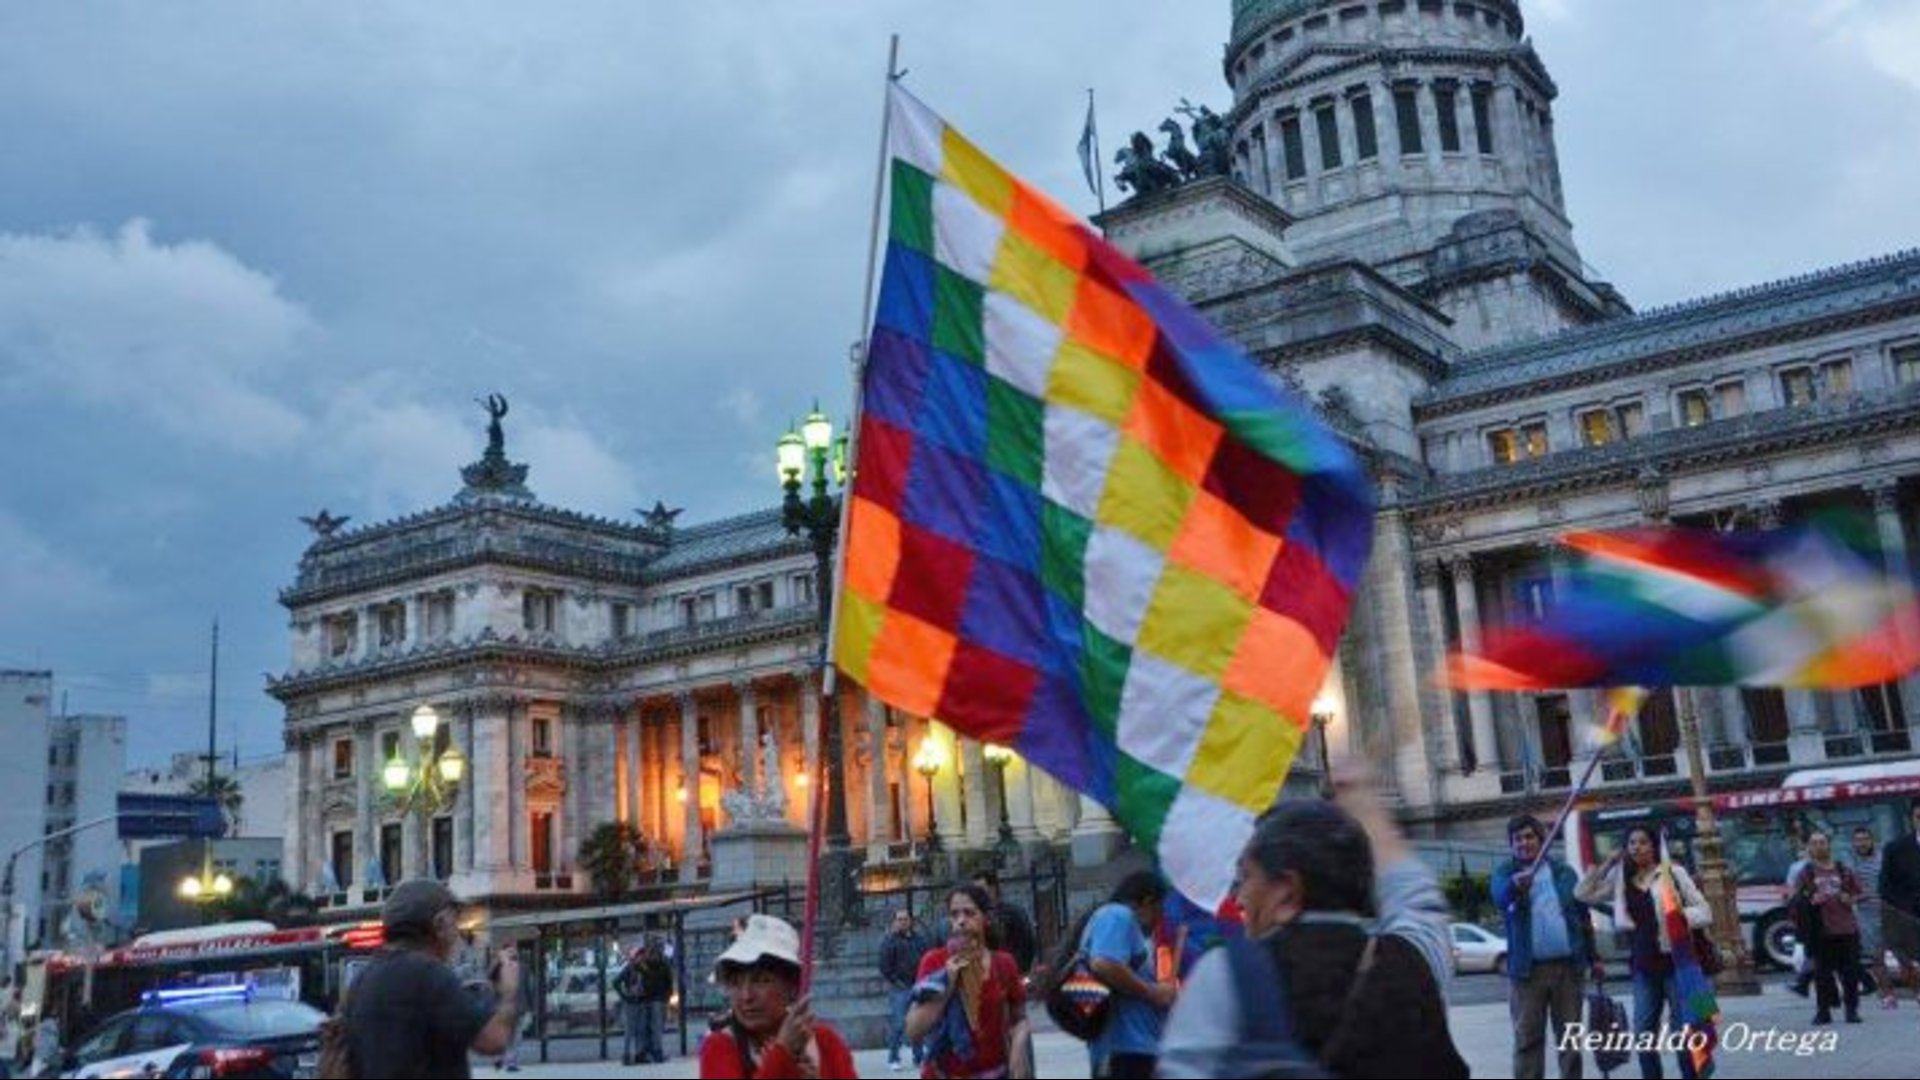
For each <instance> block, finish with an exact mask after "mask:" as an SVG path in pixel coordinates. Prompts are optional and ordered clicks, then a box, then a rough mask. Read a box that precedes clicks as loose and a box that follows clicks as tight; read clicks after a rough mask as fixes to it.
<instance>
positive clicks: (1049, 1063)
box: [474, 987, 1920, 1080]
mask: <svg viewBox="0 0 1920 1080" xmlns="http://www.w3.org/2000/svg"><path fill="white" fill-rule="evenodd" d="M1616 996H1619V997H1621V998H1622V1000H1624V999H1625V995H1624V994H1621V995H1616ZM1722 1008H1723V1010H1724V1015H1723V1016H1722V1017H1721V1032H1722V1037H1723V1039H1724V1040H1725V1043H1726V1045H1724V1046H1723V1047H1722V1049H1721V1051H1720V1055H1719V1058H1718V1070H1717V1073H1716V1075H1717V1076H1719V1077H1724V1078H1726V1080H1746V1078H1763V1077H1814V1076H1851V1077H1883V1076H1884V1077H1914V1078H1916V1080H1920V1009H1916V1008H1915V1007H1914V1004H1913V1002H1912V1001H1910V1000H1902V1001H1901V1003H1900V1008H1899V1009H1898V1010H1897V1011H1895V1012H1883V1011H1881V1009H1880V1007H1879V1004H1878V1003H1877V1002H1872V1001H1869V1002H1865V1003H1863V1007H1862V1009H1861V1015H1862V1017H1863V1018H1864V1019H1865V1021H1866V1022H1865V1023H1862V1024H1858V1025H1854V1024H1836V1025H1834V1026H1833V1027H1828V1028H1814V1027H1810V1026H1809V1025H1808V1023H1807V1021H1808V1020H1810V1019H1812V1016H1813V1006H1812V1005H1811V1004H1810V1003H1809V1002H1807V1001H1806V1000H1805V999H1803V998H1798V997H1794V996H1793V995H1791V994H1788V993H1787V992H1785V991H1784V990H1781V989H1779V988H1778V987H1771V988H1769V989H1768V991H1767V992H1766V993H1765V994H1763V995H1762V996H1760V997H1758V998H1734V999H1730V1000H1728V1001H1727V1002H1725V1003H1724V1004H1723V1006H1722ZM1448 1017H1449V1020H1450V1023H1451V1025H1452V1028H1453V1038H1454V1042H1455V1044H1456V1045H1458V1046H1459V1048H1460V1053H1461V1054H1462V1055H1463V1056H1464V1057H1465V1058H1466V1059H1467V1062H1468V1064H1469V1065H1471V1066H1472V1069H1473V1075H1474V1076H1477V1077H1495V1076H1512V1075H1513V1062H1512V1053H1513V1037H1512V1034H1511V1033H1510V1030H1509V1028H1508V1025H1507V1007H1506V1006H1505V1005H1504V1004H1484V1005H1456V1006H1454V1007H1453V1008H1451V1009H1449V1010H1448ZM1769 1039H1770V1040H1771V1042H1772V1048H1771V1049H1768V1048H1767V1042H1768V1040H1769ZM1823 1040H1824V1045H1823V1042H1822V1041H1823ZM1034 1044H1035V1051H1036V1053H1037V1054H1038V1056H1039V1059H1040V1060H1039V1072H1040V1075H1041V1076H1042V1077H1048V1078H1052V1077H1084V1076H1086V1075H1087V1054H1086V1048H1085V1047H1084V1046H1082V1045H1081V1044H1080V1043H1078V1042H1075V1041H1074V1040H1073V1039H1071V1038H1069V1037H1067V1036H1065V1035H1062V1034H1060V1033H1058V1032H1055V1031H1047V1032H1042V1033H1041V1034H1039V1035H1037V1036H1036V1037H1035V1039H1034ZM1829 1046H1830V1047H1831V1049H1828V1047H1829ZM855 1061H856V1062H857V1063H858V1065H859V1067H860V1075H861V1076H863V1077H869V1078H874V1080H878V1078H881V1077H888V1076H905V1075H908V1074H907V1073H906V1072H901V1073H891V1072H889V1071H888V1070H887V1064H886V1061H887V1056H886V1052H885V1051H882V1050H867V1051H862V1052H861V1053H859V1054H857V1055H855ZM1665 1064H1666V1067H1667V1073H1668V1075H1670V1076H1677V1075H1678V1074H1679V1073H1678V1070H1677V1068H1675V1066H1674V1064H1673V1061H1672V1058H1671V1056H1669V1058H1668V1059H1667V1061H1666V1063H1665ZM1553 1068H1554V1065H1553V1055H1552V1054H1551V1053H1549V1054H1548V1055H1547V1070H1548V1075H1553ZM696 1072H697V1068H696V1065H695V1063H694V1062H693V1061H692V1060H691V1059H686V1058H682V1059H680V1060H678V1061H669V1062H667V1063H666V1064H664V1065H644V1066H631V1067H628V1066H622V1065H620V1064H618V1063H608V1062H598V1063H573V1064H565V1065H560V1064H555V1065H529V1066H527V1067H526V1068H524V1069H522V1070H521V1071H520V1072H518V1073H514V1074H511V1075H514V1076H524V1077H574V1076H580V1077H690V1076H693V1075H695V1073H696ZM1587 1073H1588V1075H1589V1076H1598V1075H1599V1073H1598V1072H1597V1071H1596V1070H1594V1069H1593V1067H1592V1059H1591V1058H1589V1059H1588V1068H1587ZM474 1075H476V1076H498V1075H502V1074H500V1073H498V1072H497V1071H495V1070H493V1069H491V1068H488V1069H476V1070H474ZM1615 1075H1616V1076H1637V1075H1639V1073H1638V1069H1637V1067H1636V1066H1635V1065H1634V1064H1632V1063H1629V1064H1628V1065H1627V1067H1626V1068H1625V1069H1623V1070H1618V1071H1616V1073H1615Z"/></svg>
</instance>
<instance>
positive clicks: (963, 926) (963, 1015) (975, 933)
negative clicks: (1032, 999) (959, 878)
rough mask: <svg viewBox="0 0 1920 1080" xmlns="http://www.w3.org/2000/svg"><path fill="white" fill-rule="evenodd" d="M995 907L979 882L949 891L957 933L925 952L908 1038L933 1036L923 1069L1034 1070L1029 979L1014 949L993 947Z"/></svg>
mask: <svg viewBox="0 0 1920 1080" xmlns="http://www.w3.org/2000/svg"><path fill="white" fill-rule="evenodd" d="M992 909H993V900H992V898H991V897H989V896H988V895H987V892H986V890H985V889H982V888H980V887H979V886H977V885H963V886H960V887H958V888H956V889H954V890H953V891H952V892H951V893H949V894H947V922H948V924H949V926H950V927H951V928H952V936H951V937H950V938H948V939H947V944H946V945H945V946H943V947H941V948H938V949H934V950H933V951H932V952H929V953H927V955H926V956H925V957H923V958H922V959H921V961H920V982H919V983H918V984H916V985H915V986H914V988H913V999H914V1006H913V1008H911V1009H910V1010H908V1012H907V1038H909V1039H912V1040H914V1041H916V1042H917V1041H920V1040H922V1039H925V1040H926V1042H927V1064H926V1068H925V1070H924V1071H923V1072H922V1073H921V1075H922V1076H927V1077H974V1078H986V1077H1004V1076H1014V1077H1028V1076H1032V1075H1033V1063H1032V1062H1031V1061H1029V1060H1027V1057H1028V1050H1027V1048H1028V1047H1029V1046H1031V1045H1032V1043H1031V1042H1029V1041H1028V1039H1027V990H1026V984H1025V983H1024V982H1023V981H1022V980H1021V978H1020V968H1019V965H1017V964H1016V963H1015V962H1014V959H1013V954H1011V953H1007V952H997V951H994V950H990V949H988V948H987V940H986V935H987V913H988V912H989V911H991V910H992ZM963 1050H964V1051H965V1052H963Z"/></svg>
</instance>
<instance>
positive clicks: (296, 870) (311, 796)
mask: <svg viewBox="0 0 1920 1080" xmlns="http://www.w3.org/2000/svg"><path fill="white" fill-rule="evenodd" d="M283 739H284V745H285V746H286V749H287V753H288V755H289V756H291V757H292V758H293V788H292V790H291V791H289V792H288V793H287V794H288V798H287V806H286V817H285V819H284V820H283V821H282V822H281V826H280V835H281V840H280V876H281V877H283V878H285V879H286V880H287V883H288V884H290V885H292V886H293V887H294V888H295V889H300V890H305V889H306V887H307V884H308V882H310V881H312V880H313V879H312V878H311V877H309V876H308V875H310V874H312V873H313V868H312V867H310V866H308V865H307V842H308V837H309V836H310V835H311V834H310V833H309V832H308V831H307V820H308V815H307V810H308V808H309V807H310V806H312V805H313V803H315V802H316V801H318V798H319V793H318V792H317V791H315V790H314V788H315V786H316V785H315V784H314V782H313V736H312V735H311V734H310V733H309V732H305V731H294V730H293V729H291V728H288V729H286V732H285V735H284V736H283Z"/></svg>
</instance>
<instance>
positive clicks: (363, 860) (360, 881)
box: [340, 720, 379, 889]
mask: <svg viewBox="0 0 1920 1080" xmlns="http://www.w3.org/2000/svg"><path fill="white" fill-rule="evenodd" d="M377 768H379V763H378V762H377V761H376V760H375V754H374V746H373V721H371V720H355V721H354V722H353V783H354V796H353V806H354V809H353V865H352V866H350V867H348V870H349V871H350V872H351V873H352V874H353V880H354V882H355V883H356V884H357V885H358V886H359V887H360V888H362V889H364V888H366V887H367V886H368V885H369V882H368V881H367V880H366V877H367V861H368V860H369V859H371V858H372V857H373V853H374V852H375V851H376V850H378V848H377V847H376V845H375V843H374V833H373V830H374V814H373V809H374V807H373V800H374V794H375V793H374V784H373V774H374V770H375V769H377ZM340 884H341V885H345V884H346V882H344V881H343V882H341V883H340Z"/></svg>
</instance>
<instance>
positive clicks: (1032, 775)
mask: <svg viewBox="0 0 1920 1080" xmlns="http://www.w3.org/2000/svg"><path fill="white" fill-rule="evenodd" d="M1027 778H1028V786H1029V787H1030V788H1032V790H1033V823H1034V827H1035V828H1036V829H1038V830H1039V832H1040V835H1041V836H1042V837H1044V838H1045V839H1048V840H1058V839H1060V838H1062V837H1063V836H1065V835H1066V832H1067V830H1068V829H1069V828H1070V827H1071V824H1070V821H1069V815H1068V814H1067V812H1066V808H1065V807H1064V806H1062V805H1061V804H1062V803H1063V802H1064V801H1065V800H1064V796H1063V795H1062V794H1061V790H1062V785H1061V783H1060V781H1058V780H1055V779H1054V778H1053V777H1052V776H1051V775H1050V774H1049V773H1048V772H1047V771H1046V770H1045V769H1036V768H1034V767H1033V766H1032V765H1031V764H1029V765H1028V766H1027Z"/></svg>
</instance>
